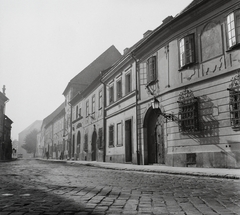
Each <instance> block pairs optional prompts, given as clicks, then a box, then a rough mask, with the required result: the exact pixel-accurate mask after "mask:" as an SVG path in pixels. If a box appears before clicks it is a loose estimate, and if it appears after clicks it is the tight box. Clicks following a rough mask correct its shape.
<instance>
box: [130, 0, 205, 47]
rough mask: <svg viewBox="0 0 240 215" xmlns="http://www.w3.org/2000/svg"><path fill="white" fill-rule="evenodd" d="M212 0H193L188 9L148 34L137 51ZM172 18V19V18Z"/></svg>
mask: <svg viewBox="0 0 240 215" xmlns="http://www.w3.org/2000/svg"><path fill="white" fill-rule="evenodd" d="M209 1H210V0H193V1H192V2H191V3H190V4H189V5H188V6H187V7H185V8H184V9H183V10H182V11H181V12H180V13H179V14H177V15H176V16H175V17H171V16H169V17H167V21H166V22H165V21H163V23H162V24H161V25H159V26H158V27H157V28H156V29H154V30H153V31H152V33H150V34H148V35H147V36H146V37H145V38H143V39H142V40H141V41H140V42H139V43H138V45H137V46H136V47H135V51H136V50H137V49H139V48H140V47H142V46H143V45H144V44H145V43H146V42H147V41H149V39H151V38H153V37H154V36H155V35H156V34H157V33H158V32H160V31H161V30H163V29H164V28H167V27H168V26H169V25H171V24H172V23H174V22H176V21H177V20H178V19H180V17H182V16H185V14H187V13H188V12H190V10H194V9H195V8H196V7H198V6H200V5H201V4H204V3H206V2H209ZM170 17H171V18H170Z"/></svg>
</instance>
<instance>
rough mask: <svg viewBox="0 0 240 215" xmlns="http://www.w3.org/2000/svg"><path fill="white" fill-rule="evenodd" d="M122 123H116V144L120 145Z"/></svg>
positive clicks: (121, 143) (121, 142)
mask: <svg viewBox="0 0 240 215" xmlns="http://www.w3.org/2000/svg"><path fill="white" fill-rule="evenodd" d="M122 145H123V141H122V123H118V124H117V146H122Z"/></svg>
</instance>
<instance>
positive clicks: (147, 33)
mask: <svg viewBox="0 0 240 215" xmlns="http://www.w3.org/2000/svg"><path fill="white" fill-rule="evenodd" d="M151 33H152V31H151V30H148V31H146V32H145V33H144V34H143V38H145V37H147V36H148V35H149V34H151Z"/></svg>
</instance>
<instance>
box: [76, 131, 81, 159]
mask: <svg viewBox="0 0 240 215" xmlns="http://www.w3.org/2000/svg"><path fill="white" fill-rule="evenodd" d="M80 145H81V133H80V131H78V134H77V156H78V157H79V153H80Z"/></svg>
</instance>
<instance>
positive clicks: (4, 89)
mask: <svg viewBox="0 0 240 215" xmlns="http://www.w3.org/2000/svg"><path fill="white" fill-rule="evenodd" d="M2 91H3V95H4V96H6V93H5V91H6V87H5V85H3V88H2Z"/></svg>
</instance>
